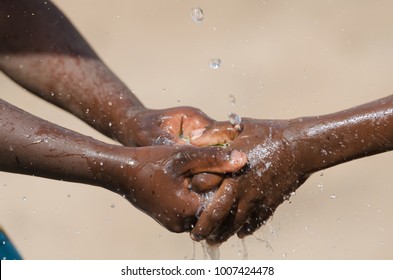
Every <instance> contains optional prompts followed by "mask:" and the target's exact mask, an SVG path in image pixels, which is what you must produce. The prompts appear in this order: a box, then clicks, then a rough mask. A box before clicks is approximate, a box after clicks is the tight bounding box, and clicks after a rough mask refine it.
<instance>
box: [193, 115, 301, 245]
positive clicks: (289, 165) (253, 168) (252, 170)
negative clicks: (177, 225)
mask: <svg viewBox="0 0 393 280" xmlns="http://www.w3.org/2000/svg"><path fill="white" fill-rule="evenodd" d="M287 126H288V122H287V121H264V120H252V119H244V120H243V121H242V128H243V130H242V132H241V133H240V135H239V136H238V137H237V138H236V139H235V140H234V141H233V142H232V143H231V144H230V147H231V148H234V149H237V150H239V151H242V152H244V153H246V154H247V157H248V165H247V166H246V167H245V168H244V169H243V170H242V172H241V173H240V174H237V176H230V177H228V178H227V179H225V180H224V181H223V183H222V184H221V186H220V188H219V189H218V190H217V192H216V193H215V195H214V197H213V198H212V199H211V202H210V203H209V204H208V205H207V207H206V209H205V210H204V211H203V212H202V214H201V216H200V218H199V220H198V222H197V224H196V226H195V228H194V229H193V230H192V232H191V237H192V238H193V239H194V240H202V239H207V241H208V242H209V243H212V244H214V243H222V242H224V241H226V240H227V239H228V238H229V237H230V236H231V235H233V234H235V233H236V232H237V234H238V236H239V237H244V236H246V235H249V234H252V233H253V232H254V231H255V230H257V229H258V228H259V227H260V226H261V225H262V224H263V223H264V222H265V221H266V220H267V219H268V218H269V217H270V216H271V215H272V214H273V212H274V211H275V209H276V208H277V206H279V205H280V204H281V203H282V202H283V201H284V200H286V199H287V198H289V196H290V194H291V193H292V192H293V191H295V190H296V189H297V188H298V187H299V186H300V185H301V184H302V183H303V182H304V181H305V180H306V179H307V175H305V174H303V173H302V172H301V171H300V169H299V168H298V165H299V164H298V163H299V162H298V161H299V159H297V158H295V157H294V153H293V148H292V146H291V143H289V141H287V139H286V138H285V136H286V128H287ZM230 127H231V124H230V123H217V124H216V125H215V126H212V127H211V128H210V129H209V130H207V131H206V132H205V133H204V134H203V135H202V136H201V137H200V138H199V139H198V142H197V144H198V143H204V142H205V141H206V139H205V138H207V137H209V135H211V134H212V133H213V134H219V131H226V129H228V128H230ZM205 181H207V182H209V179H206V180H205Z"/></svg>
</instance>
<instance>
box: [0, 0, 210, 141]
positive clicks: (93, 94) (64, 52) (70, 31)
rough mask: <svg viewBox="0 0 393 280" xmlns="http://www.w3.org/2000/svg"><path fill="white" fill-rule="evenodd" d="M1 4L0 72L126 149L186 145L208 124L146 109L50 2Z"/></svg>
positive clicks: (199, 116)
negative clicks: (131, 147) (128, 147)
mask: <svg viewBox="0 0 393 280" xmlns="http://www.w3.org/2000/svg"><path fill="white" fill-rule="evenodd" d="M0 5H1V8H0V69H1V70H2V71H4V73H5V74H7V75H8V76H9V77H10V78H12V79H13V80H14V81H15V82H17V83H18V84H20V85H21V86H23V87H24V88H26V89H27V90H29V91H31V92H32V93H34V94H36V95H38V96H40V97H41V98H43V99H45V100H47V101H49V102H51V103H53V104H55V105H57V106H59V107H61V108H63V109H65V110H67V111H69V112H70V113H72V114H74V115H75V116H77V117H78V118H80V119H82V120H83V121H85V122H86V123H88V124H89V125H90V126H92V127H94V128H95V129H97V130H98V131H100V132H102V133H104V134H105V135H107V136H109V137H111V138H113V139H116V140H118V141H119V142H121V143H122V144H124V145H127V146H134V145H136V146H145V145H152V144H168V143H185V142H187V139H189V138H191V137H192V136H193V134H194V133H195V131H197V132H198V129H202V128H204V127H205V126H207V125H208V124H210V123H212V119H210V118H209V117H208V116H206V115H205V114H204V113H202V112H201V111H200V110H198V109H195V108H192V107H178V108H171V109H162V110H149V109H148V108H146V107H145V106H144V105H143V104H142V103H141V102H140V101H139V100H138V98H137V97H136V96H135V95H134V93H133V92H132V91H131V90H129V89H128V88H127V86H126V85H125V84H124V83H123V82H122V81H121V80H120V79H119V78H118V77H117V76H116V75H115V74H114V73H113V72H112V71H111V70H110V69H109V68H108V67H107V66H106V65H105V63H104V62H103V61H102V60H101V59H100V58H99V57H98V55H97V54H96V53H95V52H94V50H93V49H92V48H91V47H90V46H89V44H88V43H87V42H86V40H85V39H84V38H83V37H82V35H81V34H80V33H79V32H78V31H77V30H76V28H75V27H74V26H73V25H72V23H71V22H70V21H69V20H68V19H67V17H66V16H65V15H64V14H63V13H62V12H61V11H60V10H59V9H58V8H57V7H56V6H55V5H54V4H53V3H51V2H50V1H47V0H18V1H13V0H0ZM199 131H200V130H199ZM185 139H186V140H185Z"/></svg>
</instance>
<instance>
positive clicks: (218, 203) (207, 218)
mask: <svg viewBox="0 0 393 280" xmlns="http://www.w3.org/2000/svg"><path fill="white" fill-rule="evenodd" d="M234 183H235V180H233V179H227V180H225V181H224V182H223V183H222V185H221V187H220V188H219V189H218V190H217V192H216V194H215V195H214V197H213V199H212V201H211V202H210V203H209V204H208V205H207V207H206V209H205V210H204V211H203V212H202V214H201V216H200V217H199V220H198V222H197V223H196V225H195V227H194V229H193V230H192V231H191V238H192V239H193V240H195V241H200V240H203V239H206V238H207V237H208V236H210V235H211V234H212V233H213V232H214V231H215V229H216V228H217V227H218V226H219V225H220V224H221V223H222V221H224V219H225V218H226V217H227V216H228V215H229V214H230V211H231V208H232V205H233V204H234V203H235V201H236V199H235V198H236V192H235V188H234Z"/></svg>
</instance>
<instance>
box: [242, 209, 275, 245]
mask: <svg viewBox="0 0 393 280" xmlns="http://www.w3.org/2000/svg"><path fill="white" fill-rule="evenodd" d="M272 213H273V210H272V209H271V208H269V207H267V206H265V205H264V204H262V205H259V206H258V207H257V209H256V210H255V211H254V212H253V213H252V214H251V215H250V217H249V218H248V220H247V221H246V222H245V223H244V225H243V226H242V227H241V229H240V230H239V231H238V232H237V236H238V237H239V238H244V237H246V236H247V235H251V234H253V233H254V232H255V231H256V230H257V229H259V228H260V227H261V226H262V225H264V224H265V223H266V221H267V220H268V219H269V218H270V216H271V215H272Z"/></svg>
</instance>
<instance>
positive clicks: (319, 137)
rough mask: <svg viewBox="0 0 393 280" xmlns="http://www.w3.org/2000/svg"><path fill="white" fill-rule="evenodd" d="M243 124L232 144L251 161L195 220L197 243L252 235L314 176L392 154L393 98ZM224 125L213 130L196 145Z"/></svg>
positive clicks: (249, 120) (248, 121) (246, 121)
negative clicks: (327, 170)
mask: <svg viewBox="0 0 393 280" xmlns="http://www.w3.org/2000/svg"><path fill="white" fill-rule="evenodd" d="M242 126H243V131H242V132H241V133H240V135H239V136H238V137H237V138H236V139H235V140H234V141H233V142H232V143H231V144H230V145H231V147H232V148H235V149H238V150H240V151H243V152H244V153H247V156H248V161H249V163H248V165H247V167H246V168H245V169H244V170H243V171H242V173H240V174H238V175H239V176H237V177H232V178H228V179H226V180H225V181H224V182H223V184H222V185H221V187H220V188H219V189H218V191H217V193H216V195H215V197H214V198H213V200H212V202H211V203H210V204H209V205H208V206H207V209H206V210H205V211H204V212H203V213H202V215H201V217H200V219H199V222H200V223H201V224H208V225H209V226H207V227H206V226H204V227H202V226H199V225H198V224H197V225H196V226H195V228H194V229H193V231H192V237H193V238H194V239H195V240H201V239H204V238H208V240H209V242H211V243H220V242H223V241H225V240H226V239H228V238H229V237H230V236H231V235H232V234H234V233H236V232H237V233H238V236H240V237H244V236H246V235H249V234H252V233H253V232H254V231H255V230H256V229H258V228H259V227H260V226H261V225H262V224H263V223H264V222H265V221H266V220H267V219H268V218H269V217H270V216H271V215H272V214H273V212H274V211H275V209H276V208H277V207H278V206H279V205H280V204H281V203H282V202H283V201H284V200H285V199H288V198H289V196H290V194H291V193H292V192H293V191H295V190H296V189H297V188H298V187H299V186H300V185H301V184H302V183H303V182H304V181H305V180H306V179H307V178H308V177H309V176H310V175H311V174H312V173H314V172H316V171H318V170H321V169H325V168H328V167H331V166H335V165H337V164H341V163H344V162H348V161H350V160H354V159H358V158H362V157H365V156H370V155H374V154H378V153H383V152H387V151H390V150H392V149H393V96H388V97H385V98H382V99H379V100H376V101H374V102H370V103H367V104H364V105H361V106H357V107H354V108H351V109H348V110H344V111H341V112H337V113H334V114H329V115H323V116H315V117H305V118H296V119H292V120H253V119H244V120H243V121H242ZM227 127H230V124H228V123H221V124H217V125H215V126H214V127H211V129H209V130H207V131H206V132H205V133H204V135H202V136H201V137H200V138H199V139H197V140H196V141H195V142H194V144H200V145H203V144H204V139H205V137H209V136H210V135H211V134H216V133H219V131H221V130H223V129H225V128H227ZM222 140H223V141H224V142H228V141H227V140H225V138H222ZM206 181H207V182H208V181H209V180H206Z"/></svg>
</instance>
